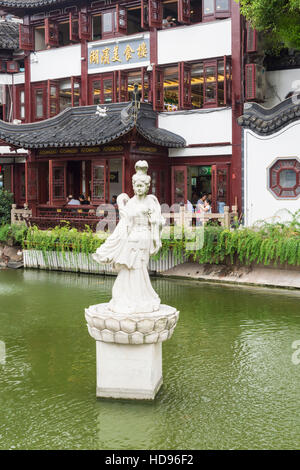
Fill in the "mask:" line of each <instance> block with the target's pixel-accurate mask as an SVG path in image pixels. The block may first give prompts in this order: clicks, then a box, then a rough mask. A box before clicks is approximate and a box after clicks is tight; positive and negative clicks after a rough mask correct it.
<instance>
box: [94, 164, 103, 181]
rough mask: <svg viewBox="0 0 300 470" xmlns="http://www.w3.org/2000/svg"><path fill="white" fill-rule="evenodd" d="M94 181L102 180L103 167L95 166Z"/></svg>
mask: <svg viewBox="0 0 300 470" xmlns="http://www.w3.org/2000/svg"><path fill="white" fill-rule="evenodd" d="M94 179H95V180H103V179H104V166H96V167H95V168H94Z"/></svg>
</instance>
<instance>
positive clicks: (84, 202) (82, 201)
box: [79, 194, 90, 205]
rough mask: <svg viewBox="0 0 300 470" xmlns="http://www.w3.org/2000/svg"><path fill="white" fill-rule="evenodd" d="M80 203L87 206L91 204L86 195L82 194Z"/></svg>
mask: <svg viewBox="0 0 300 470" xmlns="http://www.w3.org/2000/svg"><path fill="white" fill-rule="evenodd" d="M79 202H80V204H85V205H89V204H90V201H89V200H88V199H86V198H85V195H84V194H81V195H80V196H79Z"/></svg>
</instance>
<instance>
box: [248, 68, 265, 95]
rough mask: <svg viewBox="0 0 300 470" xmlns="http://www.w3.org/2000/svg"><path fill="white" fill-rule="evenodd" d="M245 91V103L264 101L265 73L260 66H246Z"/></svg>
mask: <svg viewBox="0 0 300 470" xmlns="http://www.w3.org/2000/svg"><path fill="white" fill-rule="evenodd" d="M245 75H246V80H245V82H246V90H245V98H246V100H247V101H257V102H259V103H261V102H263V101H265V94H266V71H265V68H264V67H263V66H262V65H258V64H247V65H246V70H245Z"/></svg>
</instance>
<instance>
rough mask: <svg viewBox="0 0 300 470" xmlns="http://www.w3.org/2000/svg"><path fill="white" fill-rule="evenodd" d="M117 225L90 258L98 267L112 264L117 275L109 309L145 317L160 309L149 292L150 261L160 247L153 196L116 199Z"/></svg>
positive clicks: (159, 223) (157, 211) (158, 215)
mask: <svg viewBox="0 0 300 470" xmlns="http://www.w3.org/2000/svg"><path fill="white" fill-rule="evenodd" d="M118 205H119V213H120V221H119V223H118V225H117V227H116V228H115V230H114V232H113V233H112V235H110V236H109V237H108V238H107V240H106V241H105V243H103V244H102V245H101V246H100V247H99V248H98V249H97V251H96V253H95V254H94V255H93V258H94V259H95V260H96V261H97V262H98V263H109V264H113V266H114V267H115V269H116V270H117V271H118V272H119V273H118V277H117V279H116V281H115V284H114V286H113V291H112V294H113V295H112V300H111V301H110V303H109V308H110V309H111V310H112V311H114V312H117V313H146V312H153V311H156V310H158V309H159V306H160V298H159V297H158V295H157V294H156V292H155V291H154V289H153V288H152V285H151V282H150V278H149V274H148V269H147V266H148V262H149V257H150V256H151V255H153V254H156V253H157V252H158V251H159V249H160V247H161V229H162V225H163V222H164V220H163V218H162V216H161V210H160V205H159V203H158V201H157V199H156V197H155V196H153V195H148V196H146V197H145V199H144V200H143V201H142V202H139V201H137V199H136V198H135V197H133V198H132V199H130V200H129V198H128V196H127V195H120V196H119V197H118Z"/></svg>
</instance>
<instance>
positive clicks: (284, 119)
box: [237, 95, 300, 135]
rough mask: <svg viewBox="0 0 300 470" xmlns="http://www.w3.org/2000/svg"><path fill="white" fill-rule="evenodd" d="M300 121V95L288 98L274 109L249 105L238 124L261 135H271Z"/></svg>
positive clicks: (253, 104)
mask: <svg viewBox="0 0 300 470" xmlns="http://www.w3.org/2000/svg"><path fill="white" fill-rule="evenodd" d="M298 120H300V95H298V96H294V97H291V98H288V99H287V100H284V101H282V102H281V103H279V104H278V105H277V106H274V107H273V108H264V107H263V106H261V105H259V104H257V103H247V104H246V105H245V109H244V114H243V115H242V116H240V117H239V118H238V120H237V121H238V124H239V125H240V126H242V127H245V128H246V129H251V130H252V131H253V132H255V133H256V134H259V135H271V134H274V133H275V132H277V131H279V130H280V129H283V128H284V127H286V126H287V125H288V124H290V123H291V122H294V121H298Z"/></svg>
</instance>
